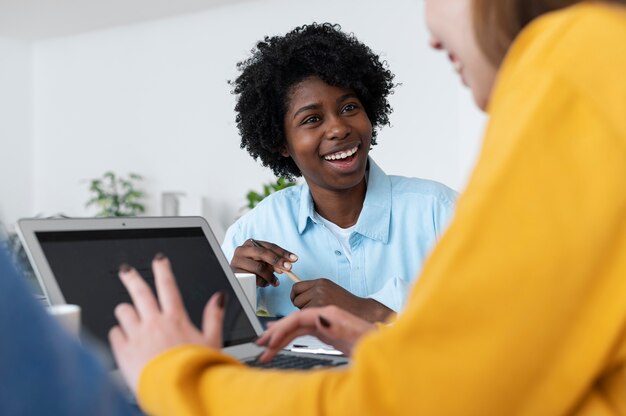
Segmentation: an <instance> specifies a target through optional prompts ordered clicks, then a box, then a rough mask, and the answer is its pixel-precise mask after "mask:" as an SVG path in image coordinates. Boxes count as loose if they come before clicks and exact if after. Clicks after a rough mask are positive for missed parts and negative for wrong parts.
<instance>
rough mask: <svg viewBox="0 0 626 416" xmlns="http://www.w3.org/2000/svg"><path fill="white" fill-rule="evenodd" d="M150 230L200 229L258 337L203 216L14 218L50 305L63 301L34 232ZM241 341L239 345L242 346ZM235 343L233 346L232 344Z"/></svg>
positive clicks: (253, 314) (254, 321) (253, 319)
mask: <svg viewBox="0 0 626 416" xmlns="http://www.w3.org/2000/svg"><path fill="white" fill-rule="evenodd" d="M151 228H152V229H153V228H164V229H165V228H200V229H202V232H203V233H204V235H205V237H206V238H207V240H208V242H209V245H210V246H211V250H213V252H214V253H215V256H216V257H217V259H218V262H219V264H220V266H221V268H222V270H223V272H224V273H225V275H226V278H227V280H228V282H229V283H230V285H231V287H232V289H233V291H234V292H235V295H236V296H237V299H238V301H239V303H240V304H241V307H242V308H243V310H244V312H245V314H246V317H247V318H248V321H249V322H250V324H251V326H252V328H253V330H254V332H255V333H256V336H257V337H258V336H260V335H261V333H262V332H263V327H262V325H261V323H260V322H259V319H258V318H257V316H256V311H255V310H254V308H253V307H252V305H251V304H250V302H249V300H248V298H247V297H246V296H245V294H244V292H243V289H242V287H241V285H240V284H239V282H238V281H237V278H236V277H235V274H234V273H233V271H232V269H231V268H230V264H229V262H228V261H227V260H226V257H225V256H224V253H223V252H222V249H221V247H220V244H219V242H218V241H217V238H216V237H215V235H214V234H213V232H212V231H211V228H210V226H209V224H208V223H207V221H206V220H205V219H204V218H203V217H134V218H126V217H123V218H50V219H39V218H37V219H33V218H24V219H20V220H19V221H18V227H17V231H18V234H19V236H20V239H21V241H22V244H23V246H24V250H25V251H26V254H27V255H28V258H29V260H30V262H31V264H32V265H33V270H34V272H35V275H36V276H37V279H38V281H39V283H40V285H41V288H42V290H43V292H44V294H45V296H46V298H47V299H48V303H49V304H51V305H60V304H65V303H66V300H65V297H64V296H63V292H62V290H61V289H60V287H59V284H58V282H57V280H56V278H55V277H54V274H53V272H52V269H51V267H50V265H49V263H48V261H47V259H46V256H45V254H44V252H43V249H42V247H41V245H40V243H39V240H38V239H37V236H36V233H38V232H47V231H97V230H123V229H151ZM246 343H247V342H244V343H242V344H239V345H244V344H246ZM234 346H236V345H234Z"/></svg>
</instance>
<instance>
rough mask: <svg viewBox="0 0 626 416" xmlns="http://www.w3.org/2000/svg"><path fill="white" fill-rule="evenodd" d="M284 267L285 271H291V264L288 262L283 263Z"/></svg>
mask: <svg viewBox="0 0 626 416" xmlns="http://www.w3.org/2000/svg"><path fill="white" fill-rule="evenodd" d="M283 267H284V268H285V269H287V270H290V269H291V263H289V262H287V261H286V262H284V263H283Z"/></svg>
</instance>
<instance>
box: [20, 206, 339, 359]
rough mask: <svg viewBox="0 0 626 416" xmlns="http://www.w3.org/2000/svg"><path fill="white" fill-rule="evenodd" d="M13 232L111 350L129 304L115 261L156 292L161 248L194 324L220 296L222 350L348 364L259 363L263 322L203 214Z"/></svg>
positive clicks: (24, 227)
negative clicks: (111, 337)
mask: <svg viewBox="0 0 626 416" xmlns="http://www.w3.org/2000/svg"><path fill="white" fill-rule="evenodd" d="M18 231H19V233H20V237H21V239H22V242H23V244H24V247H25V249H26V251H27V253H28V256H29V258H30V261H31V263H32V265H33V268H34V270H35V273H36V274H37V277H38V279H39V282H40V283H41V286H42V289H43V291H44V293H45V295H46V296H47V298H48V301H49V302H50V304H52V305H56V304H64V303H70V304H77V305H79V306H80V307H81V309H82V311H81V312H82V324H83V327H84V329H86V330H87V332H88V333H89V335H90V336H91V337H94V338H95V339H96V340H97V341H99V342H100V343H102V344H103V345H105V346H107V348H105V350H107V351H108V353H109V354H110V349H109V348H108V346H109V343H108V332H109V330H110V329H111V328H112V327H113V326H114V325H115V324H117V320H116V319H115V316H114V314H113V311H114V308H115V306H117V305H118V304H119V303H122V302H130V296H129V295H128V293H127V292H126V289H125V288H124V286H123V285H122V283H121V281H120V280H119V278H118V269H119V266H120V264H122V263H127V264H129V265H131V266H133V267H135V268H136V269H137V270H138V271H139V273H140V274H141V275H142V276H143V278H144V279H145V280H146V281H147V282H148V284H149V285H150V286H151V287H152V289H153V290H154V276H153V274H152V268H151V263H152V259H153V257H154V255H155V254H156V253H163V254H165V255H166V256H167V257H168V258H169V259H170V261H171V264H172V268H173V270H174V274H175V276H176V280H177V283H178V287H179V289H180V291H181V294H182V298H183V301H184V303H185V307H186V309H187V313H188V314H189V317H190V318H191V320H192V321H193V323H194V324H195V325H196V326H197V327H198V328H201V327H202V326H201V321H202V313H203V310H204V307H205V305H206V303H207V301H208V300H209V298H210V297H211V295H212V294H213V293H215V292H217V291H222V292H224V293H225V295H226V313H225V317H224V331H223V340H224V349H223V350H224V352H226V353H228V354H230V355H232V356H234V357H236V358H237V359H239V360H240V361H242V362H244V363H247V364H249V365H252V366H262V367H267V366H272V367H274V368H275V367H279V368H317V367H322V366H339V365H343V364H346V363H347V360H346V358H345V357H330V356H329V357H324V358H320V357H317V356H312V355H311V354H297V353H293V352H288V351H285V352H284V353H281V354H280V356H278V357H277V358H275V359H274V360H272V361H271V362H270V363H269V365H268V364H265V365H261V364H260V363H258V362H256V357H257V356H258V355H259V353H261V352H262V351H263V349H262V348H260V347H258V346H257V345H256V344H255V343H254V340H255V339H256V338H257V337H258V336H259V335H260V334H261V333H262V331H263V330H262V326H261V324H260V322H259V320H258V318H257V317H256V314H255V309H254V308H253V307H252V305H250V303H249V301H248V299H247V298H246V296H245V295H244V292H243V290H242V288H241V286H240V285H239V282H238V281H237V279H236V277H235V275H234V273H233V272H232V270H231V268H230V265H229V263H228V261H227V260H226V258H225V256H224V254H223V252H222V250H221V248H220V245H219V243H218V241H217V239H216V238H215V236H214V235H213V233H212V232H211V229H210V227H209V225H208V224H207V222H206V221H205V220H204V219H203V218H201V217H158V218H156V217H155V218H148V217H141V218H96V219H93V218H89V219H83V218H72V219H22V220H20V221H19V222H18ZM111 362H112V361H111Z"/></svg>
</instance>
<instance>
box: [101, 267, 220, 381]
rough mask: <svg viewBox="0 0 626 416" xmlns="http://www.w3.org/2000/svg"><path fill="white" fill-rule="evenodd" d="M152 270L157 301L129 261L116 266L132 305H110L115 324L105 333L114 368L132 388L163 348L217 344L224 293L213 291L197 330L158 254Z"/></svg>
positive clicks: (218, 345)
mask: <svg viewBox="0 0 626 416" xmlns="http://www.w3.org/2000/svg"><path fill="white" fill-rule="evenodd" d="M152 270H153V272H154V280H155V285H156V290H157V294H158V299H156V298H155V296H154V294H153V293H152V290H151V289H150V287H149V286H148V284H147V283H146V282H145V281H144V280H143V278H142V277H141V276H140V275H139V273H138V272H137V270H135V269H133V268H131V267H130V266H128V265H122V266H121V267H120V273H119V276H120V279H121V280H122V283H123V284H124V286H125V287H126V289H127V290H128V293H129V294H130V297H131V299H132V301H133V305H130V304H127V303H122V304H120V305H118V306H117V307H116V308H115V316H116V317H117V320H118V321H119V325H117V326H115V327H113V329H111V331H110V332H109V341H110V342H111V347H112V349H113V354H114V355H115V359H116V361H117V363H118V366H119V368H120V370H121V371H122V374H123V375H124V378H125V379H126V382H127V383H128V385H129V386H130V387H131V388H132V389H133V390H135V391H136V390H137V383H138V381H139V376H140V374H141V371H142V370H143V368H144V367H145V366H146V364H148V362H149V361H150V360H152V359H153V358H155V357H156V356H157V355H159V354H161V353H162V352H164V351H166V350H168V349H170V348H172V347H176V346H179V345H184V344H197V345H202V346H206V347H210V348H215V349H219V348H221V347H222V321H223V318H224V294H223V293H221V292H218V293H216V294H214V295H213V296H212V297H211V299H210V300H209V302H208V303H207V305H206V307H205V309H204V316H203V320H202V324H203V325H202V326H203V327H202V332H201V331H199V330H198V329H197V328H196V327H195V326H194V325H193V323H192V322H191V320H190V319H189V316H188V315H187V312H186V311H185V307H184V305H183V301H182V298H181V296H180V292H179V291H178V287H177V286H176V280H175V279H174V274H173V273H172V268H171V266H170V262H169V260H168V259H167V258H166V257H164V256H163V255H157V256H156V257H155V258H154V260H153V261H152Z"/></svg>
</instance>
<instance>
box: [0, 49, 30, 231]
mask: <svg viewBox="0 0 626 416" xmlns="http://www.w3.org/2000/svg"><path fill="white" fill-rule="evenodd" d="M31 67H32V65H31V48H30V45H28V44H27V43H23V42H18V41H15V40H11V39H3V38H0V221H1V222H3V223H5V224H12V223H14V222H15V221H16V220H17V219H18V218H20V217H22V216H30V215H33V214H34V212H33V175H32V168H33V156H32V154H33V146H32V133H31V128H32V107H31V84H32V82H31V81H32V80H31Z"/></svg>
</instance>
